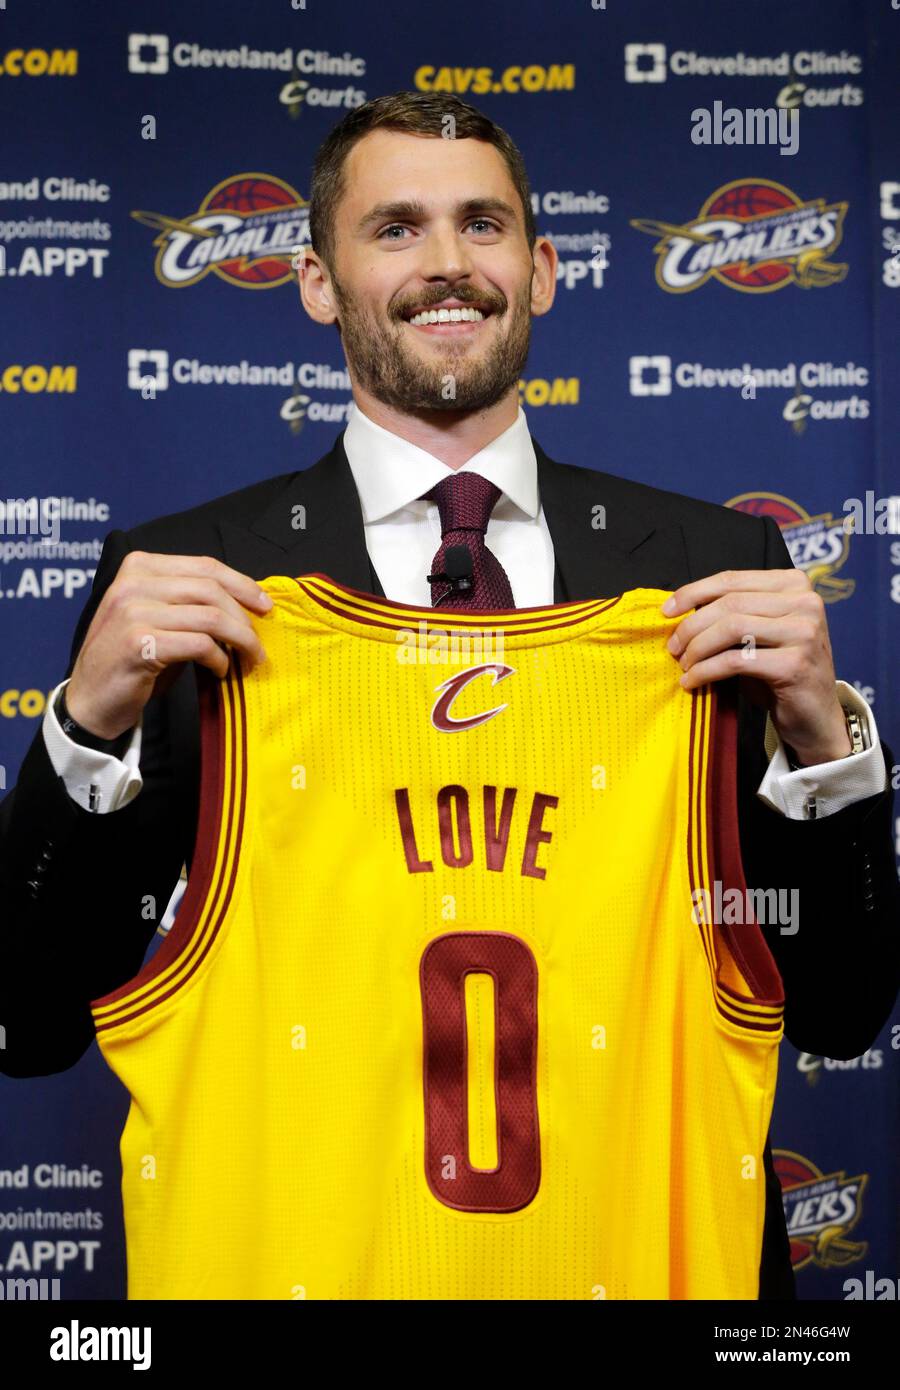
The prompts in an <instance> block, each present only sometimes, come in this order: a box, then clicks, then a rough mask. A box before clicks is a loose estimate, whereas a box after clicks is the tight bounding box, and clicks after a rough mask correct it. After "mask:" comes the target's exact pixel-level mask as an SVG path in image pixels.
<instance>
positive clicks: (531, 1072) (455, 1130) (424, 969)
mask: <svg viewBox="0 0 900 1390" xmlns="http://www.w3.org/2000/svg"><path fill="white" fill-rule="evenodd" d="M472 974H481V975H490V976H492V977H493V980H494V999H495V1014H494V1019H495V1028H494V1039H495V1042H494V1086H495V1097H496V1114H497V1160H498V1161H497V1166H496V1168H491V1169H486V1168H473V1167H472V1166H471V1165H470V1163H469V1115H468V1038H467V1031H466V996H465V987H466V976H467V975H472ZM420 980H421V988H422V1017H423V1025H422V1026H423V1050H422V1075H423V1085H424V1089H425V1174H426V1177H427V1180H428V1186H429V1187H430V1189H431V1191H432V1193H433V1194H434V1196H435V1197H436V1198H437V1199H438V1201H439V1202H441V1203H442V1204H443V1205H444V1206H447V1207H453V1208H455V1209H456V1210H457V1211H475V1212H513V1211H520V1210H521V1209H522V1208H523V1207H527V1206H528V1204H529V1203H530V1202H532V1201H533V1200H534V1198H535V1196H536V1194H537V1191H538V1188H539V1186H540V1181H541V1142H540V1130H539V1124H538V1110H537V991H538V977H537V962H536V960H535V958H534V955H533V954H532V952H531V950H530V948H529V947H528V945H527V944H526V943H525V942H524V941H523V940H522V939H521V938H520V937H518V936H512V935H510V934H509V933H507V932H493V931H483V932H482V931H470V932H451V933H448V934H447V935H445V936H439V937H436V938H435V940H433V941H431V942H429V944H428V946H427V947H426V948H425V951H424V953H423V955H422V963H421V967H420Z"/></svg>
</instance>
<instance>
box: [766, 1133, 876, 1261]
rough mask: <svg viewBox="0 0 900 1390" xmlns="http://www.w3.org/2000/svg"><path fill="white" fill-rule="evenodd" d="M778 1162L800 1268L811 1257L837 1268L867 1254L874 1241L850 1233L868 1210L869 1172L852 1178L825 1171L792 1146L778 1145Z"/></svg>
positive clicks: (775, 1156)
mask: <svg viewBox="0 0 900 1390" xmlns="http://www.w3.org/2000/svg"><path fill="white" fill-rule="evenodd" d="M772 1162H773V1165H774V1168H775V1172H776V1173H777V1175H778V1181H779V1182H780V1183H781V1198H782V1201H783V1202H784V1215H785V1220H786V1222H787V1232H788V1239H789V1240H790V1243H791V1264H792V1265H793V1266H794V1269H803V1268H804V1266H805V1265H808V1264H810V1263H812V1264H815V1265H818V1266H819V1268H820V1269H835V1268H840V1267H842V1266H844V1265H849V1264H854V1263H855V1262H856V1261H857V1260H861V1259H862V1257H863V1256H864V1255H865V1253H866V1251H867V1250H868V1248H869V1247H868V1243H867V1242H866V1241H864V1240H863V1241H858V1240H848V1238H847V1237H848V1236H849V1234H850V1232H851V1231H852V1230H853V1228H854V1226H855V1225H856V1224H857V1222H858V1221H859V1218H860V1217H861V1215H862V1195H863V1192H864V1191H865V1187H866V1183H867V1182H868V1181H869V1175H868V1173H860V1174H857V1176H856V1177H852V1178H848V1177H847V1176H846V1174H845V1173H844V1172H843V1171H841V1172H839V1173H823V1172H822V1171H821V1170H820V1169H819V1168H817V1167H816V1165H815V1164H814V1163H813V1162H812V1160H811V1159H808V1158H804V1157H803V1156H802V1155H801V1154H797V1153H793V1152H792V1151H791V1150H790V1149H773V1150H772Z"/></svg>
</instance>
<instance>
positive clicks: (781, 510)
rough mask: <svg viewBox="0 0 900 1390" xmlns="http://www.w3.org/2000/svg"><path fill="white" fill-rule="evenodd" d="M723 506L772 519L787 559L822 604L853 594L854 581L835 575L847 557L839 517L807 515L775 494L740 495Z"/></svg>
mask: <svg viewBox="0 0 900 1390" xmlns="http://www.w3.org/2000/svg"><path fill="white" fill-rule="evenodd" d="M725 506H726V507H734V508H735V510H736V511H739V512H749V513H750V515H751V516H771V517H774V518H775V520H776V521H777V522H778V525H779V527H780V528H781V534H782V535H783V536H784V543H785V545H786V546H787V548H788V550H789V551H790V555H791V559H792V560H793V562H794V564H795V565H796V566H797V569H801V570H803V571H804V572H805V573H806V574H807V575H808V577H809V581H810V583H811V584H812V586H813V588H814V589H815V591H816V593H817V594H818V595H819V597H820V598H821V599H823V600H824V602H825V603H836V602H837V601H838V599H842V598H849V597H850V595H851V594H852V593H853V590H854V589H855V588H856V580H855V579H839V578H838V577H837V573H836V572H837V571H838V570H839V569H841V568H843V566H844V564H845V563H846V561H847V557H848V555H849V554H850V532H849V531H847V530H845V529H844V521H845V518H844V517H843V516H837V517H836V516H832V514H831V512H820V513H819V515H818V516H810V514H809V512H807V511H806V510H805V509H804V508H803V507H801V506H800V504H799V502H792V501H791V499H790V498H789V497H782V496H781V494H780V493H778V492H742V493H741V494H740V496H738V497H732V498H731V500H730V501H728V502H726V503H725Z"/></svg>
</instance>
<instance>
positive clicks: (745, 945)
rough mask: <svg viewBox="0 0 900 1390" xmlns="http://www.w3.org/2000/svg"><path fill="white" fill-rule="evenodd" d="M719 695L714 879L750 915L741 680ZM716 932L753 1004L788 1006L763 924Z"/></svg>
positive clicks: (710, 812)
mask: <svg viewBox="0 0 900 1390" xmlns="http://www.w3.org/2000/svg"><path fill="white" fill-rule="evenodd" d="M713 694H714V696H715V699H714V701H713V704H712V729H711V732H710V757H709V759H708V762H707V779H708V780H707V789H706V812H707V827H706V830H707V838H708V851H709V866H710V878H711V881H712V883H713V884H714V883H715V881H716V880H717V879H718V880H720V881H721V884H722V894H723V897H724V894H725V893H726V892H727V891H728V890H729V889H732V888H736V889H737V890H738V892H739V893H740V895H741V901H742V902H743V903H744V904H745V907H746V911H747V912H748V913H750V899H749V896H748V894H747V882H746V879H745V877H744V865H743V860H742V859H741V842H740V834H739V826H738V806H737V734H738V706H737V695H738V689H737V680H736V678H734V677H732V678H730V679H729V680H727V681H722V682H718V683H717V685H716V686H714V687H713ZM751 915H752V914H751ZM714 930H715V931H718V932H720V933H721V935H722V937H723V939H724V941H725V944H726V945H727V947H728V950H729V951H730V952H731V955H732V958H733V959H734V961H735V963H736V964H737V966H738V969H739V970H740V972H741V974H742V975H743V977H744V979H745V980H746V981H747V984H748V985H749V987H750V989H751V990H752V991H753V1002H754V1003H758V1004H766V1005H768V1006H770V1007H771V1008H780V1007H782V1006H783V1005H784V985H783V983H782V979H781V975H780V973H779V970H778V967H777V965H776V964H775V959H774V957H773V955H772V952H771V951H770V950H769V947H768V944H767V942H766V939H765V937H764V936H763V933H762V929H761V927H760V926H759V924H758V923H757V922H755V921H752V922H745V923H744V924H743V926H741V927H740V928H739V932H738V931H736V930H735V928H734V926H732V925H730V924H726V923H716V924H715V926H714ZM719 988H720V989H722V990H725V992H727V993H728V994H729V995H731V997H732V998H734V999H736V1000H740V999H741V998H742V996H741V995H740V994H736V993H735V991H734V990H726V987H725V986H724V985H722V984H720V985H719ZM723 1012H725V1011H724V1009H723ZM736 1021H737V1022H738V1023H740V1024H741V1025H742V1026H744V1027H749V1028H759V1029H761V1030H763V1031H766V1030H775V1029H777V1028H778V1027H779V1026H780V1025H779V1023H778V1022H777V1021H775V1022H766V1023H762V1022H758V1021H756V1020H752V1021H751V1020H747V1019H745V1018H738V1019H737V1020H736Z"/></svg>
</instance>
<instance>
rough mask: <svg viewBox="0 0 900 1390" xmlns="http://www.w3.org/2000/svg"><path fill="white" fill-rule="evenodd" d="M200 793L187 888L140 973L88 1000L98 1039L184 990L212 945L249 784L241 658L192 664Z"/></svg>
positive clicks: (227, 895)
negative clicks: (221, 670)
mask: <svg viewBox="0 0 900 1390" xmlns="http://www.w3.org/2000/svg"><path fill="white" fill-rule="evenodd" d="M197 696H198V703H199V710H200V796H199V802H198V809H197V829H196V834H195V838H194V853H193V857H192V860H191V871H190V874H189V875H188V882H187V887H186V888H185V891H184V895H183V897H182V899H181V903H180V904H179V907H178V911H177V913H176V914H175V921H174V923H173V925H172V927H171V929H170V931H169V933H168V935H167V936H166V938H165V940H164V941H163V942H162V944H161V945H160V946H159V948H158V949H157V950H156V951H155V952H154V954H153V955H152V956H151V958H150V959H149V960H148V961H146V962H145V963H144V965H142V966H141V969H140V970H139V971H138V973H137V974H136V975H135V976H134V977H133V978H132V979H130V980H128V981H126V983H125V984H123V985H121V986H119V988H118V989H115V990H112V991H111V992H110V993H109V994H104V995H102V996H101V997H100V998H99V999H93V1000H91V1012H92V1013H93V1015H94V1023H95V1028H96V1032H97V1034H98V1035H102V1034H103V1033H105V1032H108V1031H110V1030H112V1029H113V1028H119V1027H121V1026H122V1025H124V1024H126V1023H131V1021H132V1020H134V1019H138V1018H141V1017H143V1016H144V1015H146V1014H148V1013H149V1012H150V1011H151V1010H155V1009H156V1008H158V1007H159V1006H160V1005H162V1004H163V1003H165V1002H166V1001H167V1000H168V999H170V998H171V997H172V996H173V995H174V994H176V993H178V991H180V990H182V989H183V988H184V987H185V986H186V985H187V983H188V982H189V981H190V980H191V979H192V978H193V977H194V975H195V974H196V972H197V970H198V969H199V968H200V966H201V965H202V964H203V961H204V960H205V959H206V957H207V955H208V954H209V951H210V949H211V948H212V945H213V942H214V941H215V939H216V937H217V935H218V933H219V929H220V927H221V925H222V922H223V920H224V917H225V914H226V912H227V909H228V905H229V903H230V901H231V898H232V894H233V891H234V885H235V879H236V876H237V865H238V854H239V849H240V845H241V837H242V833H243V829H244V818H245V811H246V784H247V748H246V739H245V736H244V735H245V702H244V689H243V682H242V678H241V670H240V658H239V656H238V655H237V654H236V653H232V654H231V664H230V667H229V671H228V674H227V675H226V676H224V677H221V678H220V677H218V676H215V675H213V673H212V672H211V671H208V670H206V669H205V668H204V667H197Z"/></svg>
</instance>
